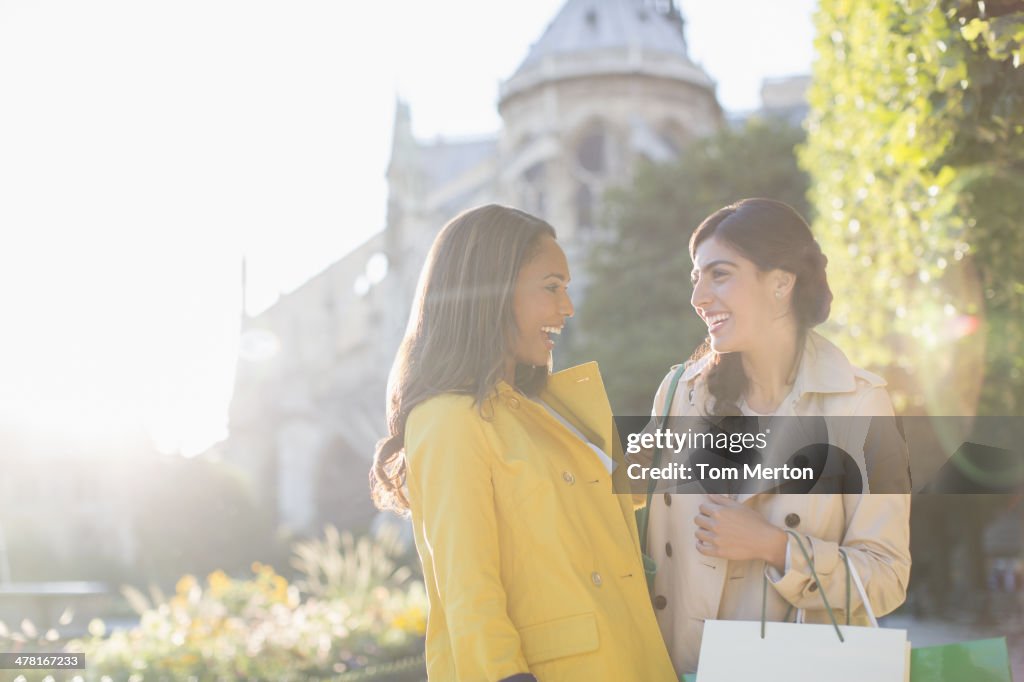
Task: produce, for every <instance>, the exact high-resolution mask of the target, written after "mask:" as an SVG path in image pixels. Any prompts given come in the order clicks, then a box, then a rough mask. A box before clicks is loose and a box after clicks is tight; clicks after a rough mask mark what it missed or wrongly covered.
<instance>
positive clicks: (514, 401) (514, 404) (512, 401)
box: [508, 397, 519, 410]
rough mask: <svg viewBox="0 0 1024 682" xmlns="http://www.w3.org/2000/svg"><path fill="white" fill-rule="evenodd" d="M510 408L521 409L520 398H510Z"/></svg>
mask: <svg viewBox="0 0 1024 682" xmlns="http://www.w3.org/2000/svg"><path fill="white" fill-rule="evenodd" d="M508 406H509V407H511V408H512V409H513V410H518V409H519V398H516V397H512V398H509V399H508Z"/></svg>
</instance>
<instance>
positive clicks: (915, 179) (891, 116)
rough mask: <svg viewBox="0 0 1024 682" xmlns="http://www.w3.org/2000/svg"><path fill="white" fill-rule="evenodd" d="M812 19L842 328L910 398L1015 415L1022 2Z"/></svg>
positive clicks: (850, 11)
mask: <svg viewBox="0 0 1024 682" xmlns="http://www.w3.org/2000/svg"><path fill="white" fill-rule="evenodd" d="M816 24H817V39H816V48H817V52H818V55H819V56H818V60H817V61H816V63H815V66H814V74H813V84H812V87H811V90H810V92H809V100H810V105H811V113H810V116H809V118H808V121H807V128H808V140H807V143H806V145H805V146H804V148H803V149H802V152H801V163H802V165H803V166H804V167H805V168H806V169H807V170H808V171H809V173H810V175H811V178H812V185H811V187H812V190H811V193H810V197H811V202H812V204H813V206H814V208H815V209H816V211H815V212H816V214H817V219H816V222H815V224H814V228H815V232H816V234H817V236H818V238H819V240H821V241H822V244H823V248H824V249H825V252H826V253H827V254H828V256H829V259H830V266H829V279H830V282H831V284H832V288H833V291H834V292H835V294H836V301H835V303H834V305H833V323H832V325H833V331H834V333H835V334H837V335H839V336H841V337H844V338H843V339H842V340H841V341H840V342H841V344H842V345H843V347H844V348H847V349H848V350H849V351H850V353H851V355H852V356H853V358H852V359H853V360H854V361H855V362H858V363H860V364H867V365H870V366H873V367H875V368H877V369H880V370H881V371H883V373H885V374H886V375H887V376H888V378H889V379H890V381H892V380H893V379H895V380H896V381H895V385H894V386H893V389H894V391H893V392H894V396H895V398H896V400H897V406H898V407H899V408H901V409H904V410H908V411H912V412H913V411H919V410H929V411H930V412H932V413H933V414H961V413H970V412H971V411H973V410H974V409H978V410H979V411H981V412H982V413H988V414H1016V413H1018V412H1019V411H1020V409H1021V407H1022V406H1024V381H1022V378H1024V327H1022V325H1021V320H1022V319H1024V275H1022V269H1021V266H1020V263H1021V262H1022V260H1024V242H1022V241H1021V240H1020V239H1019V237H1018V235H1019V232H1020V227H1021V217H1022V216H1024V67H1022V66H1021V49H1022V44H1024V10H1022V8H1021V5H1020V3H1019V2H1011V1H1009V0H1002V1H1000V0H995V1H993V0H989V1H988V2H966V1H964V0H931V1H928V2H925V1H922V0H899V1H895V2H894V1H891V0H857V1H856V2H854V1H852V0H822V3H821V7H820V10H819V12H818V14H817V16H816ZM982 378H984V381H982Z"/></svg>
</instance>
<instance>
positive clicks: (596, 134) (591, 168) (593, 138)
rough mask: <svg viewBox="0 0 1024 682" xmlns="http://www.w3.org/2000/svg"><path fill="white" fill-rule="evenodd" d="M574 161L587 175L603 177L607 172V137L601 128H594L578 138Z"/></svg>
mask: <svg viewBox="0 0 1024 682" xmlns="http://www.w3.org/2000/svg"><path fill="white" fill-rule="evenodd" d="M576 160H577V162H578V163H579V164H580V167H581V168H582V169H583V170H585V171H587V172H588V173H593V174H594V175H604V174H605V173H606V172H607V171H608V136H607V134H606V133H605V131H604V129H603V128H601V127H594V128H593V129H591V130H590V131H588V132H587V133H586V134H585V135H583V137H582V138H580V143H579V146H577V147H576Z"/></svg>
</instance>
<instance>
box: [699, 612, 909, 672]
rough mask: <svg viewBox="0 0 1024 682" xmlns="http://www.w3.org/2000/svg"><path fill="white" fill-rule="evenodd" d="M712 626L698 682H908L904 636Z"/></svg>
mask: <svg viewBox="0 0 1024 682" xmlns="http://www.w3.org/2000/svg"><path fill="white" fill-rule="evenodd" d="M839 629H840V631H842V633H843V639H844V641H842V642H840V641H839V638H838V637H837V636H836V631H835V628H833V627H832V626H831V625H814V624H810V623H766V624H765V637H764V639H761V623H759V622H758V621H743V620H709V621H706V622H705V623H704V639H703V640H702V642H701V645H700V663H699V665H698V667H697V682H742V681H744V680H750V681H751V682H755V681H756V682H905V681H906V680H907V679H909V672H910V668H909V666H908V658H909V656H910V647H909V644H908V642H907V632H906V630H897V629H895V628H893V629H890V628H878V629H876V628H868V627H857V626H854V625H840V626H839Z"/></svg>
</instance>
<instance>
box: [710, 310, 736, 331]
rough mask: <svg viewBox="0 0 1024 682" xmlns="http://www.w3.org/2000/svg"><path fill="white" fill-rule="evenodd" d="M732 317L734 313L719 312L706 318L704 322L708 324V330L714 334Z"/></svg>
mask: <svg viewBox="0 0 1024 682" xmlns="http://www.w3.org/2000/svg"><path fill="white" fill-rule="evenodd" d="M731 318H732V315H730V314H729V313H717V314H715V315H709V316H708V317H706V318H704V322H706V323H707V325H708V331H709V332H711V333H712V334H714V333H715V332H717V331H720V330H721V329H722V327H723V326H725V323H726V322H728V321H729V320H730V319H731Z"/></svg>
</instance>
